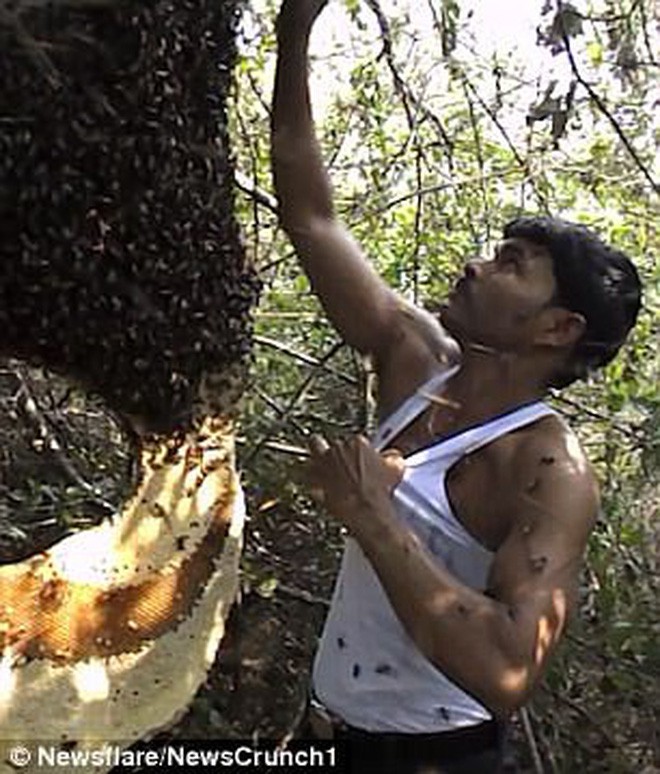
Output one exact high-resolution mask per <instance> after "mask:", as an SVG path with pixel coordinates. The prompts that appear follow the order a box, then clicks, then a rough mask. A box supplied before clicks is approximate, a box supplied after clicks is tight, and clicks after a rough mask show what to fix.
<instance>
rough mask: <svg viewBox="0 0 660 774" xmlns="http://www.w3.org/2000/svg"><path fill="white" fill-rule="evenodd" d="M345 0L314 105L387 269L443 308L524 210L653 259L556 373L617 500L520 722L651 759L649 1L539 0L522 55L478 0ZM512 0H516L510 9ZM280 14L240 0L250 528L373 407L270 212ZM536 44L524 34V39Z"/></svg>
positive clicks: (659, 679)
mask: <svg viewBox="0 0 660 774" xmlns="http://www.w3.org/2000/svg"><path fill="white" fill-rule="evenodd" d="M331 5H334V7H333V8H332V10H331V11H330V10H326V11H325V12H324V13H325V14H326V16H327V17H328V18H326V19H325V20H324V19H323V17H322V19H321V20H320V22H319V27H320V28H321V31H320V32H315V37H313V39H312V50H313V52H314V56H313V60H312V76H311V77H312V84H313V97H314V104H315V110H316V115H317V129H318V132H319V135H320V138H321V142H322V147H323V151H324V154H325V158H326V160H327V163H328V166H329V168H330V171H331V176H332V179H333V183H334V187H335V194H336V203H337V210H338V213H339V215H340V217H341V218H342V219H343V221H344V222H345V223H346V225H347V226H348V228H349V229H350V230H351V231H352V233H353V234H354V235H355V237H356V238H357V239H358V240H359V241H360V243H361V244H362V246H363V247H364V250H365V251H366V253H367V254H368V255H369V256H370V258H371V259H372V260H373V261H374V262H375V263H376V265H377V266H378V268H379V270H380V272H381V273H382V274H383V275H384V276H385V277H386V278H387V279H388V281H389V282H391V283H392V284H393V285H394V286H396V287H397V288H398V289H399V290H400V291H401V292H402V293H403V294H404V295H405V296H407V297H409V298H411V299H413V300H415V301H417V302H419V303H422V304H426V305H427V306H429V308H432V307H433V300H434V299H438V298H439V297H442V295H443V293H445V292H446V291H447V289H448V287H449V285H450V284H451V282H452V280H453V278H454V277H455V276H456V275H457V273H459V272H460V271H461V266H462V264H463V262H464V261H465V260H466V259H467V258H469V257H472V256H473V255H475V254H482V255H484V256H485V255H488V254H489V252H490V251H491V249H492V247H493V245H494V243H495V242H496V240H497V238H498V233H499V232H500V229H501V226H502V225H503V223H504V222H506V220H507V219H509V218H510V217H512V216H513V215H515V214H517V213H519V212H520V211H527V212H540V213H550V214H554V215H558V216H561V217H565V218H568V219H572V220H579V221H581V222H583V223H585V224H589V225H591V226H593V227H594V228H596V229H597V230H599V231H600V232H601V233H602V235H603V236H604V237H605V238H606V239H608V240H610V241H612V242H613V243H615V244H616V245H617V246H618V247H620V248H622V249H624V250H626V251H627V252H628V253H629V254H630V256H631V257H632V259H633V260H634V261H635V263H636V265H637V267H638V269H639V272H640V274H641V276H642V278H643V282H644V285H645V289H646V293H645V301H644V309H643V311H642V314H641V317H640V320H639V323H638V325H637V327H636V329H635V332H634V334H633V336H632V338H631V340H630V342H629V344H628V346H627V347H626V348H625V351H624V352H623V353H622V354H621V355H620V356H619V357H618V358H617V359H616V361H615V362H614V363H612V364H611V365H610V366H609V367H608V368H607V369H606V370H605V371H604V372H603V373H600V374H598V375H595V376H594V377H593V378H592V379H591V380H590V381H589V383H587V384H579V385H576V386H574V387H572V388H571V389H570V390H568V391H565V392H564V393H563V394H562V395H561V396H560V395H555V396H554V397H553V402H554V403H555V404H556V406H557V407H558V408H559V409H560V410H561V411H562V412H564V414H565V415H567V417H568V418H569V419H570V420H571V422H572V423H573V425H574V426H575V427H576V429H577V431H578V433H579V435H580V437H581V440H582V442H583V444H584V445H585V447H586V448H587V450H588V453H589V455H590V457H591V459H592V461H593V462H594V464H595V466H596V468H597V471H598V474H599V477H600V481H601V485H602V492H603V505H602V513H601V518H600V519H599V522H598V526H597V528H596V531H595V534H594V535H593V538H592V540H591V543H590V546H589V551H588V556H587V561H586V566H585V571H584V576H583V583H582V590H581V593H582V597H581V603H582V604H581V615H580V616H579V618H578V620H576V621H575V622H574V623H573V625H572V627H571V629H570V632H569V634H568V636H567V638H566V641H565V644H564V646H563V648H562V650H561V652H560V654H559V656H558V657H557V658H556V660H555V663H554V666H553V668H552V671H551V673H550V675H549V676H548V678H547V679H546V680H545V683H544V685H543V687H542V688H541V690H540V691H539V692H538V694H537V696H536V697H535V699H534V700H533V702H532V704H531V705H530V707H529V708H528V710H527V711H526V712H525V713H522V715H521V716H520V717H519V718H518V720H517V725H516V728H517V733H518V747H519V756H520V757H521V759H522V760H524V762H525V764H526V765H527V766H528V767H529V768H530V770H533V771H536V772H539V771H548V772H573V771H577V770H582V771H587V772H652V771H658V770H660V731H659V729H660V615H659V612H658V593H659V591H660V575H659V573H660V525H659V522H658V502H659V500H660V497H659V495H660V485H659V462H660V393H659V390H658V383H659V378H658V377H659V376H660V352H659V347H658V340H659V339H658V333H659V319H660V314H659V312H660V292H659V291H660V281H659V280H660V263H659V261H658V255H659V251H658V246H659V245H658V222H659V220H658V214H659V213H658V198H657V193H658V188H657V184H655V183H654V174H657V170H654V169H653V164H654V161H655V158H656V155H655V151H656V148H657V140H658V122H657V118H658V111H657V86H658V80H657V73H658V62H657V60H656V58H655V51H657V50H658V48H657V42H658V35H657V29H656V28H655V27H654V18H653V10H654V9H653V3H652V2H650V1H649V0H624V1H623V2H610V1H609V0H594V2H590V3H587V2H580V3H576V4H575V5H570V4H568V3H563V4H562V3H561V2H559V3H557V4H554V3H552V2H546V3H545V5H544V6H543V7H542V8H541V7H540V6H539V8H538V18H537V30H536V38H537V39H536V47H537V48H536V52H537V53H536V55H535V56H533V57H531V58H528V59H527V61H525V60H524V59H522V58H521V57H520V55H519V53H518V52H516V51H514V50H510V51H504V52H502V51H501V50H500V51H492V52H491V51H490V50H489V49H488V50H487V47H486V46H485V45H484V44H483V40H484V39H483V33H481V34H480V33H479V31H478V30H477V31H475V26H474V21H475V16H474V14H473V13H471V12H470V9H469V6H468V2H467V0H463V2H456V1H455V0H427V2H425V3H415V4H413V3H406V2H395V0H391V1H390V2H386V0H382V3H381V2H379V0H364V1H363V2H358V1H357V0H343V2H341V0H336V2H334V4H333V1H332V0H331ZM422 6H424V8H422ZM511 12H513V7H512V6H507V5H506V4H504V7H502V9H501V19H502V21H503V20H504V19H505V18H506V15H507V13H511ZM275 14H276V3H275V2H272V1H271V0H263V1H262V2H254V3H252V5H251V6H250V7H249V8H248V9H247V10H246V14H245V19H244V26H243V40H242V52H243V53H242V56H241V59H240V62H239V67H238V70H237V77H236V86H235V94H234V108H233V122H234V125H233V137H234V151H235V154H236V165H237V180H238V186H239V188H240V190H241V195H240V196H239V200H238V204H237V207H238V214H239V219H240V221H241V222H242V223H243V225H244V233H245V239H246V242H247V247H248V250H249V252H250V254H251V256H252V258H253V260H254V262H255V263H256V265H257V266H258V268H259V270H260V272H261V275H262V278H263V280H264V282H265V290H264V294H263V297H262V302H261V305H260V307H259V309H258V311H257V328H256V333H257V338H256V354H255V363H254V369H253V382H252V386H251V389H250V390H249V391H248V397H247V399H246V405H245V413H244V421H243V437H242V438H241V443H242V447H241V450H242V465H243V468H244V469H245V476H246V481H247V483H248V487H249V492H250V497H251V500H252V504H253V507H252V514H253V515H252V524H251V529H252V534H253V535H256V539H257V541H258V539H259V533H260V530H261V529H262V528H263V527H264V523H265V519H266V517H268V518H269V519H271V520H274V521H275V523H276V521H277V518H278V514H283V513H290V512H294V513H296V514H298V515H299V516H300V517H301V519H302V520H303V521H304V520H305V519H307V520H310V521H312V520H313V521H314V523H315V525H316V526H318V524H319V523H323V522H324V520H323V516H322V515H319V514H317V513H314V511H313V509H311V508H310V506H309V503H308V502H307V501H306V500H305V498H304V494H303V493H302V489H301V487H300V484H299V477H298V476H297V475H296V474H295V472H294V471H295V470H296V469H297V467H298V464H297V459H296V452H295V448H296V447H300V446H301V445H302V444H303V442H304V438H305V434H306V433H308V432H310V431H314V430H320V431H322V432H324V433H326V434H329V435H332V434H334V433H345V432H352V431H357V430H362V431H364V430H365V429H368V428H369V426H370V422H371V419H372V415H373V410H372V409H373V406H372V402H371V399H370V394H371V392H370V391H371V387H372V386H373V385H372V378H371V374H370V372H369V368H368V365H367V364H365V363H364V362H362V361H361V360H360V359H359V358H357V357H356V356H355V355H354V354H353V353H351V352H349V351H348V350H346V348H344V347H342V345H341V342H339V341H338V340H337V338H336V336H335V334H334V333H333V331H332V330H331V329H330V328H329V326H328V325H327V323H326V322H325V320H324V317H323V314H322V312H321V310H320V309H319V306H318V304H317V303H316V301H315V299H314V298H313V297H312V296H311V294H310V292H309V287H308V284H307V282H306V280H305V279H304V277H302V276H301V274H300V272H299V270H298V268H297V266H296V262H295V259H294V258H293V255H292V251H291V248H290V246H289V244H288V242H287V240H286V238H285V237H284V236H283V234H282V232H281V231H280V230H279V228H278V225H277V217H276V202H275V201H274V199H273V196H272V186H271V180H270V169H269V156H268V128H269V127H268V120H269V101H270V96H271V81H272V70H273V60H274V49H275V41H274V36H273V30H274V19H275ZM656 21H657V20H656ZM323 25H325V27H324V26H323ZM333 30H334V33H335V35H334V37H333V35H332V33H333ZM520 34H521V35H522V34H526V35H527V36H528V37H529V36H533V35H534V34H535V33H534V30H533V29H527V30H526V31H524V32H522V31H521V33H520ZM529 45H530V41H529V40H527V39H525V40H524V41H523V40H521V41H520V50H522V51H528V50H529ZM553 67H554V72H553V69H552V68H553ZM272 523H273V522H272V521H271V526H272ZM324 529H325V530H326V531H325V532H324V533H323V534H324V535H327V540H326V541H325V543H324V544H323V545H320V546H319V548H318V551H319V553H322V552H326V553H328V552H330V553H332V555H333V556H334V557H335V558H336V556H337V554H338V551H339V547H340V544H341V539H340V535H339V534H338V532H337V530H336V529H335V528H334V527H333V525H332V524H328V525H325V527H324ZM264 553H267V552H266V551H262V552H261V555H263V554H264ZM256 556H257V557H258V556H259V553H258V552H257V554H256ZM273 567H274V566H273V565H272V564H269V563H268V562H267V561H260V560H259V558H257V559H256V560H255V561H253V562H252V561H251V560H250V558H249V556H248V557H246V570H245V571H246V577H247V578H248V579H250V578H252V579H253V581H254V583H255V584H257V585H258V586H259V587H260V588H262V589H268V590H269V591H268V593H270V592H271V591H272V590H273V589H275V588H276V587H277V583H278V570H277V567H276V566H275V569H273ZM301 591H303V592H304V591H305V589H301Z"/></svg>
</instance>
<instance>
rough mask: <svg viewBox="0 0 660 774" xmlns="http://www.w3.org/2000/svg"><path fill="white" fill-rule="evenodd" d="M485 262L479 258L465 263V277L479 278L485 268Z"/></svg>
mask: <svg viewBox="0 0 660 774" xmlns="http://www.w3.org/2000/svg"><path fill="white" fill-rule="evenodd" d="M483 263H484V262H483V261H481V260H479V259H478V258H475V259H474V260H471V261H468V262H467V263H466V264H465V278H466V279H477V277H478V276H479V275H480V274H481V272H482V270H483Z"/></svg>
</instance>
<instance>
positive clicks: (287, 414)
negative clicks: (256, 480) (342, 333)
mask: <svg viewBox="0 0 660 774" xmlns="http://www.w3.org/2000/svg"><path fill="white" fill-rule="evenodd" d="M343 346H344V343H343V341H338V342H337V343H336V344H334V345H333V346H332V347H330V349H329V350H328V351H327V352H326V353H325V354H324V355H323V357H321V358H320V359H319V364H318V366H315V367H314V368H313V369H312V371H311V372H310V373H309V375H308V376H307V377H306V378H305V379H303V381H302V382H301V383H300V385H299V386H298V389H297V390H296V391H295V392H294V394H293V395H292V396H291V398H290V399H289V401H288V403H287V404H286V405H285V406H283V407H281V409H280V410H281V416H280V419H279V420H278V421H277V422H276V423H275V425H274V426H273V427H271V429H270V430H269V431H268V433H267V434H266V435H265V436H264V437H263V438H261V439H260V440H259V441H257V443H256V444H255V446H254V449H253V450H252V452H251V453H250V454H249V455H248V457H247V459H246V460H245V461H244V463H243V464H244V466H245V468H249V467H250V465H251V464H252V463H253V462H254V460H255V458H256V457H257V456H258V455H259V454H260V452H261V450H262V449H263V448H264V446H265V444H266V443H267V442H268V441H270V440H272V437H273V434H274V433H275V432H277V430H279V428H281V427H282V426H283V425H284V424H285V423H286V422H287V421H290V418H291V414H292V412H293V410H294V408H295V407H296V406H297V405H298V402H299V401H300V400H301V399H302V398H303V396H304V395H305V393H306V392H307V390H308V389H309V388H310V386H311V385H312V383H313V382H314V380H315V379H316V377H317V376H318V373H319V371H320V370H322V368H323V367H324V366H325V364H326V363H327V362H328V361H329V360H331V359H332V358H333V357H334V356H335V355H336V354H337V352H339V350H340V349H342V348H343ZM292 426H293V427H294V428H295V429H297V430H299V432H300V434H301V435H302V436H303V437H304V438H307V436H308V433H307V431H306V430H305V429H304V428H302V427H296V425H295V424H293V423H292Z"/></svg>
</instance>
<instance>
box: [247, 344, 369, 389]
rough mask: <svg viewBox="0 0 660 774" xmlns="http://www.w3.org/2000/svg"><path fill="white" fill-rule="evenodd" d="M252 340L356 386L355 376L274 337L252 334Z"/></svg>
mask: <svg viewBox="0 0 660 774" xmlns="http://www.w3.org/2000/svg"><path fill="white" fill-rule="evenodd" d="M253 341H254V343H255V344H261V345H262V346H264V347H269V348H270V349H275V350H277V351H278V352H282V353H283V354H285V355H288V356H289V357H291V358H292V359H293V360H299V361H300V362H301V363H305V365H311V366H315V367H318V368H322V369H323V370H324V371H326V372H327V373H329V374H332V375H333V376H336V377H337V378H338V379H341V380H342V381H343V382H346V383H347V384H350V385H351V386H353V387H355V386H357V384H358V380H357V379H356V378H355V377H353V376H349V375H348V374H345V373H344V372H343V371H340V370H339V369H338V368H333V367H332V366H330V365H327V364H324V363H322V362H321V361H320V360H319V359H318V358H316V357H312V356H311V355H308V354H306V353H305V352H300V351H298V350H296V349H292V348H291V347H287V346H286V345H285V344H282V342H280V341H275V339H270V338H268V337H267V336H254V337H253Z"/></svg>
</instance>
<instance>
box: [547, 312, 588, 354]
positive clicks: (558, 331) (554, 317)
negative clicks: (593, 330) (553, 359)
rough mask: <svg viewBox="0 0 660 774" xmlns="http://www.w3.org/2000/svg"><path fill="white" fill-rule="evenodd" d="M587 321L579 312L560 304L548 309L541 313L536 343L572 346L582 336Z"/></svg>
mask: <svg viewBox="0 0 660 774" xmlns="http://www.w3.org/2000/svg"><path fill="white" fill-rule="evenodd" d="M586 327H587V321H586V320H585V319H584V317H583V316H582V315H581V314H580V313H579V312H571V311H570V310H568V309H563V308H562V307H560V306H555V307H552V308H551V309H546V310H545V311H544V312H543V314H542V315H541V320H540V325H539V330H538V333H537V335H536V337H535V338H536V343H537V344H541V345H545V346H547V347H557V348H564V347H571V346H573V345H574V344H575V343H576V342H577V341H578V340H579V339H580V337H581V336H582V334H583V333H584V331H585V329H586Z"/></svg>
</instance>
